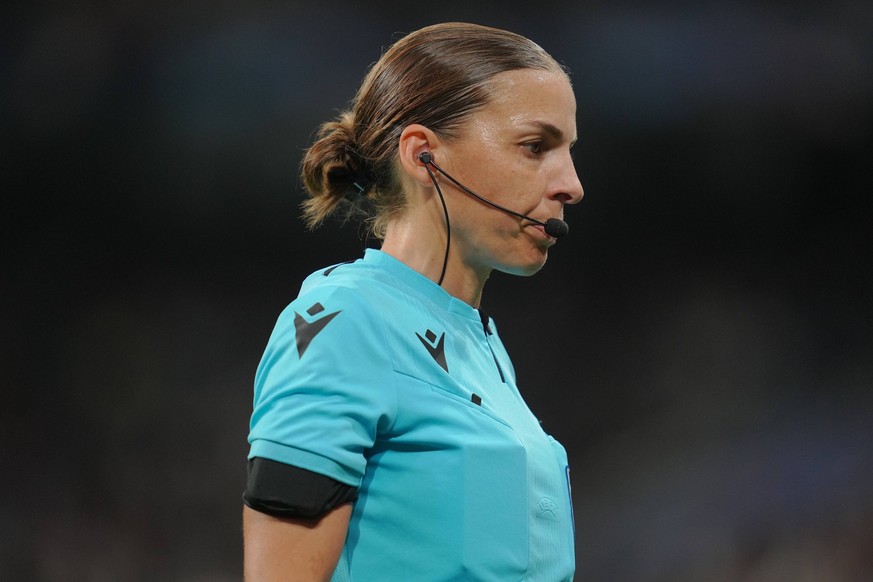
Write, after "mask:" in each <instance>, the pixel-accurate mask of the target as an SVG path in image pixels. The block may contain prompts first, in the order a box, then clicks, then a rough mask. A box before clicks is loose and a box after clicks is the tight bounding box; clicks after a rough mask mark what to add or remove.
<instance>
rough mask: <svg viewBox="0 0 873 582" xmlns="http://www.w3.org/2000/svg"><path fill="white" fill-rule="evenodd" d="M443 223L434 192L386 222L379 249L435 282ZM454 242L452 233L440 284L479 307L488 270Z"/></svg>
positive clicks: (440, 259) (443, 238) (443, 250)
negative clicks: (473, 262)
mask: <svg viewBox="0 0 873 582" xmlns="http://www.w3.org/2000/svg"><path fill="white" fill-rule="evenodd" d="M445 224H446V221H445V216H444V214H443V209H442V205H441V204H440V202H439V200H438V199H437V196H436V194H433V196H432V197H429V200H428V203H423V204H411V205H410V206H408V207H407V208H406V209H405V210H404V212H403V213H402V214H401V215H400V216H398V217H396V218H394V219H393V220H392V221H391V222H390V223H389V224H388V228H387V232H386V233H385V240H384V241H383V242H382V251H383V252H385V253H387V254H389V255H391V256H392V257H394V258H395V259H397V260H399V261H400V262H402V263H404V264H405V265H407V266H408V267H410V268H411V269H414V270H415V271H418V272H419V273H421V274H422V275H424V276H425V277H427V278H428V279H430V280H431V281H433V282H435V283H436V282H437V281H439V278H440V272H441V271H442V268H443V257H445V253H446V226H445ZM457 242H458V241H456V240H455V238H454V237H453V238H452V245H451V248H450V249H449V259H448V264H447V265H446V274H445V277H444V278H443V282H442V288H443V289H445V290H446V291H447V292H448V293H449V294H451V295H453V296H454V297H457V298H458V299H460V300H461V301H464V302H465V303H467V304H468V305H471V306H473V307H475V308H477V309H478V307H479V304H480V302H481V300H482V290H483V289H484V287H485V281H487V280H488V275H489V274H490V273H491V270H490V269H478V270H477V269H475V268H474V267H473V266H472V265H471V264H470V262H469V261H465V260H464V258H463V257H462V256H460V255H459V254H458V252H457V249H458V244H457Z"/></svg>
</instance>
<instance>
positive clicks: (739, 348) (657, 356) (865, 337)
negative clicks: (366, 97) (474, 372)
mask: <svg viewBox="0 0 873 582" xmlns="http://www.w3.org/2000/svg"><path fill="white" fill-rule="evenodd" d="M2 11H3V18H2V19H0V31H2V34H0V38H2V45H0V70H2V73H0V75H2V77H0V79H2V81H0V124H2V125H0V126H2V132H3V140H2V156H0V168H2V176H3V178H2V179H3V187H2V191H3V204H2V211H0V226H2V228H0V243H2V251H0V342H2V344H0V345H2V349H0V382H2V389H0V453H2V457H0V458H2V467H3V471H2V475H3V476H2V479H0V536H2V538H0V579H2V580H9V581H19V580H34V581H56V580H57V581H61V580H63V581H79V580H82V581H118V580H130V581H151V580H162V581H166V580H179V581H182V580H184V581H216V582H222V581H230V580H239V579H240V578H241V569H242V567H241V559H242V552H241V536H240V510H241V500H240V495H241V492H242V488H243V486H244V478H245V455H246V452H247V444H246V434H247V424H248V415H249V412H250V407H251V390H252V389H251V385H252V377H253V374H254V370H255V367H256V365H257V362H258V359H259V357H260V353H261V350H262V349H263V347H264V344H265V342H266V339H267V336H268V334H269V332H270V330H271V327H272V325H273V322H274V320H275V318H276V316H277V315H278V313H279V311H280V310H281V309H282V308H283V307H284V305H285V304H286V303H287V302H288V301H289V300H290V299H291V298H292V297H293V296H294V295H295V293H296V291H297V286H298V284H299V282H300V280H301V278H302V277H303V276H304V275H305V274H307V273H309V272H310V271H312V270H314V269H315V268H318V267H320V266H323V265H327V264H331V263H335V262H339V261H342V260H347V259H350V258H354V257H356V256H358V255H359V254H360V253H361V249H362V245H363V243H362V240H361V236H360V233H359V232H358V230H357V229H356V228H354V227H341V226H340V225H338V224H335V223H332V224H328V225H327V226H326V227H325V228H323V229H321V230H320V231H317V232H315V233H307V232H305V230H304V228H303V226H302V224H301V222H300V221H299V220H298V219H297V216H298V214H299V212H298V207H297V205H298V203H299V201H300V187H299V184H298V180H297V174H296V172H297V163H298V161H299V159H300V154H301V151H302V149H303V148H304V147H306V145H308V144H309V143H310V140H311V137H312V134H313V131H314V129H315V128H316V126H317V124H318V123H320V122H321V121H323V120H326V119H327V118H329V117H332V116H333V115H334V114H335V113H336V112H337V110H339V109H340V108H342V107H343V106H344V105H345V104H346V103H347V102H348V100H349V99H351V97H352V96H353V94H354V91H355V90H356V88H357V86H358V84H359V82H360V80H361V78H362V77H363V75H364V73H365V71H366V69H367V67H368V65H370V64H371V63H372V62H374V61H375V60H376V59H377V58H378V57H379V55H380V51H381V50H382V48H383V47H385V46H387V45H388V44H390V43H391V42H392V41H393V40H395V39H396V38H398V36H399V35H400V34H401V33H404V32H409V31H411V30H414V29H416V28H419V27H421V26H423V25H426V24H431V23H434V22H438V21H444V20H465V21H473V22H479V23H483V24H489V25H493V26H498V27H503V28H508V29H511V30H514V31H516V32H519V33H522V34H525V35H527V36H529V37H531V38H532V39H534V40H536V41H537V42H539V43H540V44H541V45H543V46H544V47H545V48H546V49H547V50H548V51H549V52H551V53H552V54H553V55H555V56H556V58H558V59H559V60H560V61H562V62H563V63H564V64H566V65H567V66H568V67H569V68H570V69H571V70H572V73H573V76H572V78H573V82H574V85H575V88H576V92H577V99H578V102H579V114H578V126H579V136H580V140H579V144H578V145H577V148H576V162H577V166H578V170H579V173H580V176H581V178H582V182H583V185H584V186H585V189H586V198H585V200H584V201H583V203H582V204H581V205H579V206H577V207H575V208H572V209H569V210H568V213H567V214H568V221H569V222H570V223H571V228H572V233H571V235H570V236H569V237H568V238H567V239H565V240H562V241H561V243H560V245H558V247H556V248H555V249H554V251H553V253H552V256H551V258H550V262H549V264H548V265H547V266H546V268H545V270H544V271H543V272H541V273H540V274H538V275H537V276H535V277H533V278H529V279H516V278H512V277H508V276H503V275H500V274H495V275H494V276H493V277H492V281H491V282H489V285H488V287H487V288H486V294H485V300H484V304H483V307H484V308H485V309H486V310H487V311H489V312H490V313H491V314H492V315H493V316H494V317H495V318H496V320H497V322H498V325H499V326H500V328H501V333H502V335H503V338H504V341H505V343H506V344H507V347H508V349H509V351H510V353H511V354H512V355H513V356H514V358H515V363H516V367H517V370H518V374H519V378H520V384H521V386H522V389H523V390H524V392H525V394H526V396H527V398H528V401H529V404H530V405H531V407H532V408H533V409H534V411H535V412H536V413H537V414H538V416H540V418H541V419H542V421H543V424H544V426H545V427H546V429H547V430H548V431H550V432H551V433H552V434H554V435H555V436H556V437H558V438H559V439H560V440H561V441H563V442H564V444H565V445H566V446H567V448H568V450H569V451H570V456H571V464H572V478H573V494H574V500H575V515H576V534H577V561H578V575H577V580H592V581H601V580H604V581H605V580H622V581H624V580H628V581H635V582H649V581H651V582H656V581H657V582H661V581H663V582H668V581H669V582H684V581H687V582H698V581H725V582H728V581H749V582H758V581H761V582H764V581H766V582H770V581H792V582H806V581H810V582H813V581H815V582H821V581H837V582H843V581H852V582H854V581H869V580H873V264H871V248H873V247H871V217H873V216H871V215H873V213H871V202H870V198H871V192H873V155H871V154H873V5H871V4H870V3H869V2H862V1H860V0H839V1H837V2H828V3H814V2H777V1H774V0H771V1H768V2H727V3H701V2H680V1H675V2H673V1H664V0H661V1H657V2H642V1H640V0H636V1H634V0H631V1H630V2H618V3H616V2H605V1H594V2H569V1H558V2H551V3H543V4H540V5H534V4H530V3H522V2H499V3H487V2H475V1H474V2H469V1H467V2H458V1H454V0H452V1H447V2H406V3H400V2H387V1H377V2H315V1H305V2H284V3H283V2H254V3H242V2H238V3H234V2H203V1H196V0H195V1H191V2H184V1H183V2H157V3H146V2H119V3H96V2H94V3H62V2H55V3H52V2H43V3H39V2H37V3H31V4H26V5H25V4H23V3H19V5H18V6H12V7H10V6H7V7H5V8H3V9H2Z"/></svg>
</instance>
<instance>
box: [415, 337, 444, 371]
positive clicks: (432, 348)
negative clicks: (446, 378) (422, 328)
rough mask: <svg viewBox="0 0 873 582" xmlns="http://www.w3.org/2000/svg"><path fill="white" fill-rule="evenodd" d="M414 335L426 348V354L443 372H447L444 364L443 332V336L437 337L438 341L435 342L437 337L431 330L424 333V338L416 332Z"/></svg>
mask: <svg viewBox="0 0 873 582" xmlns="http://www.w3.org/2000/svg"><path fill="white" fill-rule="evenodd" d="M415 335H416V336H418V339H419V340H421V343H422V345H423V346H424V347H425V348H427V351H428V353H429V354H430V355H431V357H432V358H433V359H434V361H436V363H437V364H439V365H440V366H442V368H443V370H445V371H446V372H448V371H449V366H448V364H446V352H445V340H446V334H445V332H443V334H442V335H441V336H440V337H439V340H437V335H436V334H435V333H434V332H432V331H431V330H427V332H425V334H424V337H421V334H419V333H418V332H416V333H415ZM425 338H427V339H425Z"/></svg>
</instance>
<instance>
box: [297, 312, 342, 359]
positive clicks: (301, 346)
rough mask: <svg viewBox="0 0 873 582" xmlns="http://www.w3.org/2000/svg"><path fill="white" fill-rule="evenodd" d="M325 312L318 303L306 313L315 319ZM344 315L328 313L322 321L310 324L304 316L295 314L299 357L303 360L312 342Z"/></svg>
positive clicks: (317, 320) (318, 320)
mask: <svg viewBox="0 0 873 582" xmlns="http://www.w3.org/2000/svg"><path fill="white" fill-rule="evenodd" d="M322 311H324V306H323V305H322V304H321V303H316V304H315V305H313V306H312V307H310V308H309V309H307V310H306V313H307V314H308V315H309V316H310V317H315V316H316V315H318V314H319V313H321V312H322ZM340 313H342V311H335V312H334V313H328V314H327V315H325V316H323V317H321V318H320V319H316V320H315V321H312V322H309V321H306V320H305V319H303V316H302V315H300V314H299V313H297V312H296V311H295V312H294V329H296V330H297V356H298V357H300V358H302V357H303V352H305V351H306V348H308V347H309V344H310V342H311V341H312V340H313V339H314V338H315V336H317V335H318V334H319V333H321V330H323V329H324V328H325V327H327V324H328V323H330V322H331V320H333V318H334V317H336V316H337V315H339V314H340Z"/></svg>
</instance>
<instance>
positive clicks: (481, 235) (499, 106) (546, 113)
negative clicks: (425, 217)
mask: <svg viewBox="0 0 873 582" xmlns="http://www.w3.org/2000/svg"><path fill="white" fill-rule="evenodd" d="M490 90H491V98H490V101H489V103H488V104H487V105H486V106H484V107H483V108H481V109H479V110H478V111H477V112H475V113H474V114H473V115H472V116H471V117H470V118H469V120H468V121H467V122H466V124H465V125H464V127H463V128H462V130H461V134H460V136H459V137H457V138H455V139H452V140H451V141H449V142H446V143H445V144H444V148H442V151H441V154H442V160H441V161H440V163H441V166H442V167H443V168H444V169H446V171H447V172H448V173H450V174H451V175H452V176H453V177H455V178H456V179H457V180H458V181H459V182H461V183H462V184H464V185H466V186H467V187H469V188H470V189H471V190H473V191H475V192H477V193H479V194H481V195H482V196H484V197H486V198H488V199H490V200H493V201H494V202H496V203H498V204H500V205H501V206H504V207H506V208H510V209H512V210H514V211H516V212H519V213H521V214H524V215H527V216H530V217H531V218H534V219H536V220H539V221H542V222H545V221H546V220H547V219H549V218H559V219H560V218H563V210H564V205H565V204H575V203H577V202H579V201H580V200H581V199H582V196H583V190H582V184H581V183H580V182H579V178H578V176H577V175H576V169H575V167H574V165H573V159H572V157H571V153H570V149H571V147H572V146H573V144H574V143H575V141H576V99H575V96H574V94H573V89H572V87H571V85H570V82H569V79H568V78H567V76H566V75H564V74H563V73H561V72H557V71H547V70H540V69H522V70H513V71H507V72H504V73H500V74H498V75H496V76H495V77H494V78H493V79H492V81H491V84H490ZM443 191H444V192H446V196H447V198H448V200H447V202H448V204H449V207H450V211H451V216H452V247H453V254H454V255H455V256H456V257H457V258H459V259H460V260H461V261H462V262H463V264H464V265H466V266H467V267H468V268H470V269H472V270H474V271H476V272H479V273H480V274H482V275H484V276H485V277H487V273H490V272H491V270H494V269H496V270H499V271H502V272H506V273H511V274H516V275H531V274H533V273H536V272H537V271H538V270H540V269H541V268H542V266H543V265H544V264H545V262H546V258H547V256H548V250H549V247H551V246H552V245H553V244H555V242H556V241H555V239H554V238H552V237H550V236H549V235H547V234H546V233H545V232H544V230H543V227H542V226H540V225H537V224H534V223H532V222H530V221H528V220H524V219H520V218H517V217H514V216H511V215H508V214H506V213H504V212H501V211H499V210H496V209H494V208H493V207H491V206H488V205H486V204H484V203H482V202H481V201H479V200H476V199H475V198H473V197H471V196H469V195H467V194H465V193H463V192H462V191H461V190H460V189H458V188H457V187H456V186H454V185H453V184H450V183H446V186H445V188H443ZM449 192H451V193H449Z"/></svg>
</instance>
